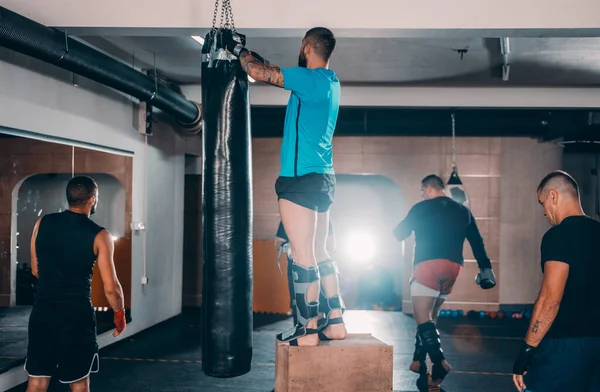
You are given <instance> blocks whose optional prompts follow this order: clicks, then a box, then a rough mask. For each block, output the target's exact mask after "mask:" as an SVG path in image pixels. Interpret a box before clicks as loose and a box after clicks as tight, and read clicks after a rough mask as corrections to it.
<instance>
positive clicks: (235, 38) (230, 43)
mask: <svg viewBox="0 0 600 392" xmlns="http://www.w3.org/2000/svg"><path fill="white" fill-rule="evenodd" d="M245 43H246V36H245V35H243V34H240V33H237V32H233V31H232V30H224V31H223V32H222V33H221V44H222V45H223V47H224V48H225V49H227V50H228V51H229V52H230V53H231V54H233V55H234V56H236V57H240V53H242V51H243V50H247V49H246V48H245V47H244V44H245Z"/></svg>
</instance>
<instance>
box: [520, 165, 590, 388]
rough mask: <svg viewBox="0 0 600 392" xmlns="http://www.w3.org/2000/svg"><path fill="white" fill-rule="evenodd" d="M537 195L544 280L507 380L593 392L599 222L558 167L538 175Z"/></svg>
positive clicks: (532, 385)
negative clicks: (543, 227) (545, 226)
mask: <svg viewBox="0 0 600 392" xmlns="http://www.w3.org/2000/svg"><path fill="white" fill-rule="evenodd" d="M537 195H538V201H539V203H540V204H541V205H542V207H543V208H544V213H545V216H546V217H547V218H548V220H549V221H550V223H551V224H552V226H553V227H552V228H550V229H549V230H548V231H547V232H546V234H545V235H544V237H543V239H542V245H541V256H542V257H541V263H542V272H543V273H544V278H543V280H542V287H541V289H540V293H539V295H538V298H537V300H536V302H535V306H534V308H533V314H532V316H531V322H530V325H529V330H528V331H527V335H526V336H525V341H524V342H523V346H522V348H521V350H520V352H519V356H518V357H517V360H516V361H515V363H514V366H513V380H514V383H515V386H516V387H517V389H518V390H519V391H524V390H527V391H531V392H559V391H560V392H564V391H573V392H575V391H577V392H598V391H600V302H598V288H599V287H600V284H599V283H600V222H598V221H596V220H593V219H591V218H590V217H588V216H586V215H585V213H584V212H583V209H582V208H581V202H580V197H579V187H578V185H577V182H575V180H574V179H573V177H571V176H570V175H569V174H567V173H565V172H563V171H560V170H559V171H554V172H552V173H550V174H548V175H547V176H546V177H544V179H543V180H542V181H541V183H540V185H539V186H538V189H537ZM523 375H525V377H523Z"/></svg>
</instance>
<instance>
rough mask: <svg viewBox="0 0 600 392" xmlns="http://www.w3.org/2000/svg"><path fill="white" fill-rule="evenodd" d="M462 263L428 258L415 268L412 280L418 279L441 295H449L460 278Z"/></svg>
mask: <svg viewBox="0 0 600 392" xmlns="http://www.w3.org/2000/svg"><path fill="white" fill-rule="evenodd" d="M460 269H461V265H460V264H458V263H453V262H451V261H450V260H446V259H435V260H427V261H423V262H421V263H418V264H417V265H416V266H415V267H414V270H413V274H412V276H411V278H410V282H411V283H412V282H413V281H416V282H417V283H420V284H422V285H423V286H426V287H428V288H430V289H432V290H435V291H439V293H440V294H441V295H448V294H450V293H451V292H452V287H453V286H454V283H455V282H456V278H458V274H459V273H460Z"/></svg>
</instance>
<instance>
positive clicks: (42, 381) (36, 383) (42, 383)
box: [27, 377, 50, 392]
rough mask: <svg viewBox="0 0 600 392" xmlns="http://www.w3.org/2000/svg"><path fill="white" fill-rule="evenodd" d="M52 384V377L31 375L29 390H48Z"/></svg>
mask: <svg viewBox="0 0 600 392" xmlns="http://www.w3.org/2000/svg"><path fill="white" fill-rule="evenodd" d="M49 386H50V377H29V382H28V383H27V392H46V391H47V390H48V387H49Z"/></svg>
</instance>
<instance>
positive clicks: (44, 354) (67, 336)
mask: <svg viewBox="0 0 600 392" xmlns="http://www.w3.org/2000/svg"><path fill="white" fill-rule="evenodd" d="M28 332H29V334H28V335H29V342H28V345H27V359H26V360H25V371H26V372H27V374H28V375H29V376H30V377H52V376H54V375H58V378H59V380H60V382H61V383H64V384H70V383H73V382H76V381H79V380H81V379H84V378H85V377H88V376H89V375H90V373H97V372H98V370H99V369H100V363H99V358H98V343H97V341H96V314H95V312H94V309H93V308H92V307H91V306H90V307H89V309H88V308H86V307H85V306H80V307H75V308H72V307H69V306H67V305H62V306H60V307H58V306H34V307H33V309H32V311H31V315H30V316H29V331H28ZM55 372H56V373H55Z"/></svg>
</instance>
